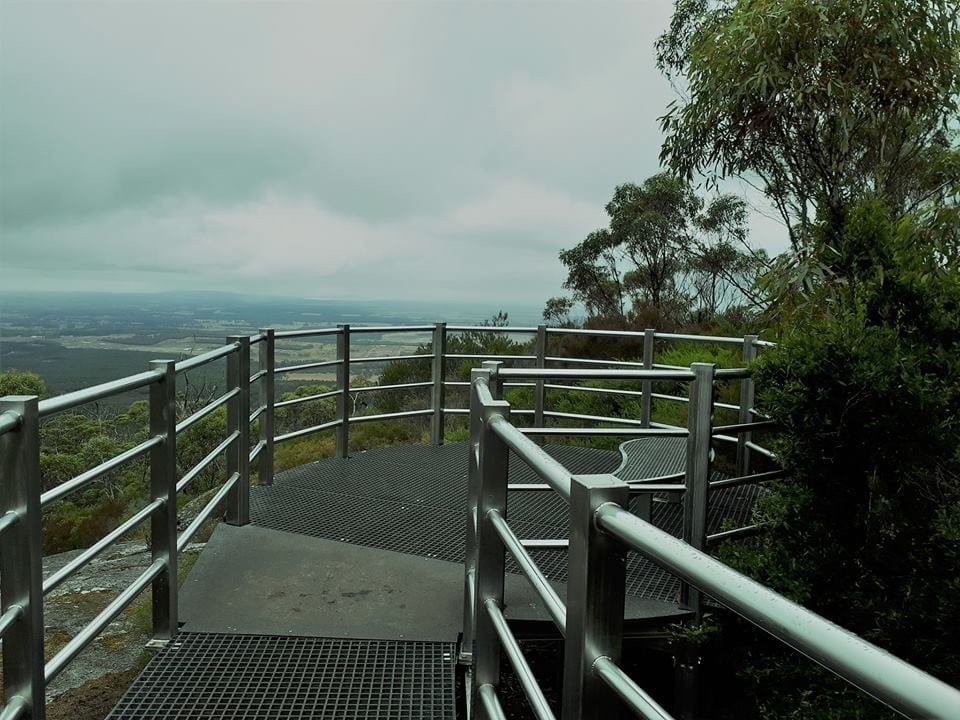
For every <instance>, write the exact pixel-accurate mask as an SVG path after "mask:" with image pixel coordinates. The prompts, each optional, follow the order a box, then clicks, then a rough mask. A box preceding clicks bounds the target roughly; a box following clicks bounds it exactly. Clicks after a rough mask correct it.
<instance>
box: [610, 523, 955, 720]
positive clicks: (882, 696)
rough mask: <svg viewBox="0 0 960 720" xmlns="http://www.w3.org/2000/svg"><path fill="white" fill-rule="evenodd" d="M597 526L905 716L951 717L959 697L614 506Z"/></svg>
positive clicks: (867, 643) (914, 668)
mask: <svg viewBox="0 0 960 720" xmlns="http://www.w3.org/2000/svg"><path fill="white" fill-rule="evenodd" d="M595 522H596V523H597V525H598V526H599V527H600V528H602V529H603V530H605V531H606V532H609V533H610V534H611V535H613V536H614V537H616V538H617V539H618V540H620V542H622V543H624V544H625V545H626V546H627V547H630V548H633V549H635V550H637V551H639V552H641V553H643V554H644V555H645V556H646V557H648V558H649V559H651V560H653V561H654V562H655V563H657V564H658V565H660V566H661V567H663V568H665V569H667V570H669V571H670V572H671V573H673V574H675V575H677V576H678V577H680V578H682V579H684V580H686V581H687V582H689V583H690V584H692V585H695V586H697V587H698V588H700V589H702V590H703V591H704V592H705V593H707V594H708V595H710V596H711V597H713V598H715V599H716V600H717V601H719V602H720V603H722V604H723V605H725V606H726V607H728V608H730V609H731V610H733V611H734V612H736V613H737V614H739V615H741V616H742V617H744V618H746V619H747V620H749V621H750V622H752V623H754V624H755V625H757V627H759V628H760V629H762V630H764V631H766V632H768V633H769V634H771V635H773V636H774V637H775V638H777V639H778V640H780V641H781V642H783V643H785V644H786V645H789V646H790V647H792V648H793V649H794V650H797V651H798V652H800V653H802V654H804V655H806V656H807V657H809V658H810V659H811V660H814V661H815V662H817V663H819V664H820V665H822V666H823V667H825V668H826V669H827V670H830V671H831V672H833V673H835V674H837V675H838V676H840V677H841V678H843V679H844V680H846V681H847V682H849V683H851V684H853V685H855V686H856V687H858V688H860V689H861V690H863V691H864V692H866V693H868V694H870V695H872V696H873V697H875V698H877V699H878V700H880V701H881V702H883V703H885V704H886V705H888V706H889V707H891V708H892V709H894V710H896V711H897V712H900V713H903V714H905V715H907V716H908V717H911V716H912V717H925V718H944V719H946V718H952V717H955V713H956V711H957V708H960V691H957V690H956V689H954V688H952V687H950V686H949V685H947V684H946V683H943V682H941V681H939V680H937V679H936V678H934V677H932V676H930V675H928V674H927V673H925V672H923V671H922V670H919V669H917V668H916V667H914V666H913V665H910V664H909V663H907V662H905V661H903V660H900V659H899V658H897V657H895V656H893V655H891V654H890V653H888V652H886V651H885V650H882V649H881V648H878V647H877V646H876V645H873V644H871V643H869V642H867V641H866V640H864V639H862V638H860V637H858V636H856V635H854V634H853V633H851V632H849V631H848V630H845V629H843V628H841V627H840V626H838V625H835V624H833V623H831V622H830V621H828V620H826V619H824V618H822V617H820V616H819V615H817V614H816V613H814V612H811V611H810V610H807V609H806V608H804V607H802V606H800V605H797V604H796V603H793V602H791V601H790V600H787V599H786V598H785V597H783V596H782V595H779V594H778V593H776V592H774V591H773V590H771V589H770V588H768V587H766V586H764V585H761V584H760V583H758V582H756V581H754V580H751V579H750V578H748V577H746V576H745V575H741V574H740V573H738V572H737V571H735V570H733V569H732V568H730V567H728V566H726V565H724V564H723V563H721V562H719V561H717V560H715V559H713V558H712V557H710V556H709V555H707V554H706V553H704V552H701V551H699V550H697V549H696V548H693V547H691V546H690V545H688V544H686V543H684V542H683V541H682V540H678V539H677V538H675V537H673V536H672V535H670V534H668V533H665V532H663V531H662V530H659V529H658V528H656V527H654V526H653V525H651V524H650V523H648V522H645V521H644V520H641V519H640V518H638V517H637V516H636V515H633V514H632V513H630V512H628V511H627V510H625V509H623V508H622V507H619V506H616V505H605V506H603V507H601V508H599V509H598V510H597V512H596V515H595Z"/></svg>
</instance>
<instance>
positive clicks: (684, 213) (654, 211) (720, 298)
mask: <svg viewBox="0 0 960 720" xmlns="http://www.w3.org/2000/svg"><path fill="white" fill-rule="evenodd" d="M606 210H607V215H608V216H609V217H610V223H609V228H604V229H601V230H597V231H595V232H592V233H590V235H588V236H587V238H586V239H585V240H583V241H582V242H581V243H580V244H578V245H576V246H574V247H572V248H570V249H568V250H564V251H563V252H561V253H560V261H561V262H562V263H563V265H564V266H565V267H566V270H567V279H566V281H565V282H564V288H566V289H567V290H570V291H571V293H572V295H573V298H572V299H573V300H575V301H577V302H579V303H582V304H583V305H584V306H585V307H586V309H587V313H588V315H590V316H600V317H605V318H613V319H618V320H620V321H621V322H622V321H623V320H625V319H627V317H628V316H630V315H633V314H636V312H637V311H638V310H640V309H641V308H654V309H656V311H657V313H658V314H659V315H660V316H661V322H666V323H677V322H683V321H684V320H685V319H686V318H687V315H688V313H689V312H691V308H692V309H693V312H694V314H695V315H702V316H707V317H710V318H712V317H714V316H716V315H717V314H718V312H720V311H721V310H723V309H725V308H727V307H729V306H730V305H733V304H739V303H742V301H743V300H745V299H746V298H747V297H748V296H749V294H750V288H751V286H752V284H753V278H754V276H755V275H756V271H757V269H758V268H759V266H760V264H762V262H763V260H762V258H761V257H760V256H759V255H757V254H755V253H749V252H744V251H743V250H742V249H741V246H742V245H743V244H744V243H745V240H746V207H745V205H744V203H743V201H742V200H740V199H739V198H735V197H733V196H730V195H724V196H721V197H718V198H716V199H715V200H713V201H712V202H711V203H710V204H709V205H708V204H707V203H706V202H705V201H704V200H703V199H701V198H700V197H698V196H697V195H696V194H695V193H694V191H693V188H692V186H690V185H689V184H688V183H687V182H685V181H683V180H680V179H678V178H676V177H674V176H671V175H669V174H668V173H660V174H658V175H654V176H652V177H650V178H647V179H646V180H645V181H644V182H643V184H642V185H634V184H633V183H626V184H623V185H619V186H617V188H616V189H615V191H614V194H613V199H612V200H611V201H610V202H609V203H608V204H607V207H606ZM571 308H572V303H571V301H570V300H569V299H565V298H552V299H551V300H549V301H548V303H547V307H546V308H545V309H544V318H547V319H557V320H560V321H561V322H563V321H568V320H569V312H570V309H571Z"/></svg>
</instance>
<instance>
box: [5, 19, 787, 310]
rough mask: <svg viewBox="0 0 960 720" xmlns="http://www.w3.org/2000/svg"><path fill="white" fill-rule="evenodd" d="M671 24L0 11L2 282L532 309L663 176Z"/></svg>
mask: <svg viewBox="0 0 960 720" xmlns="http://www.w3.org/2000/svg"><path fill="white" fill-rule="evenodd" d="M670 9H671V3H670V2H669V1H667V0H649V1H638V2H632V3H602V4H601V3H596V4H594V3H591V4H569V3H526V4H506V3H482V4H481V3H440V2H431V3H412V2H411V3H378V4H362V3H356V2H351V3H344V4H330V3H313V4H310V3H282V4H281V3H269V4H268V3H231V2H217V3H195V2H190V3H186V2H182V3H174V2H164V3H160V2H151V3H142V2H131V3H120V2H109V3H105V2H103V3H94V2H71V3H52V2H32V3H18V2H10V1H9V0H0V182H2V185H0V202H2V206H0V210H2V215H0V232H2V237H0V242H2V245H0V285H2V287H3V288H4V289H8V290H17V289H31V290H36V289H54V288H56V289H97V290H132V289H136V290H163V289H179V288H187V287H192V288H198V289H201V288H202V289H221V290H222V289H240V288H243V287H247V288H251V289H256V290H258V291H261V292H263V293H269V294H293V295H305V296H311V297H350V298H361V297H377V298H390V297H409V298H415V299H446V298H449V299H453V298H457V299H462V300H477V299H485V298H488V297H490V296H491V294H492V293H498V294H500V295H501V297H504V298H506V299H509V300H512V301H520V302H529V303H534V304H540V303H542V302H543V300H545V299H546V298H547V297H549V296H551V295H555V294H558V293H559V291H560V284H561V282H562V279H563V272H562V268H561V266H560V264H559V261H558V260H557V253H558V251H559V250H560V249H561V248H564V247H569V246H571V245H573V244H575V243H576V242H578V241H579V240H581V239H582V238H583V237H584V235H585V234H586V233H587V232H589V231H590V230H592V229H594V228H596V227H600V226H602V225H603V224H604V223H605V215H604V213H603V206H604V204H605V203H606V202H607V201H608V199H609V197H610V195H611V193H612V190H613V187H614V186H615V185H616V184H618V183H620V182H624V181H627V180H634V181H640V180H642V179H643V178H645V177H647V176H649V175H651V174H653V173H654V172H656V171H657V169H658V162H657V156H658V153H659V148H660V133H659V129H658V124H657V117H658V116H659V115H661V114H663V111H664V108H665V107H666V105H667V103H668V102H669V101H670V100H671V99H672V97H673V93H672V91H671V89H670V87H669V85H668V84H667V82H666V81H665V80H664V79H663V78H662V77H661V76H660V75H659V73H658V72H657V70H656V67H655V64H654V51H653V43H654V40H655V39H656V36H657V35H658V34H659V33H660V32H661V31H662V30H663V28H664V27H665V26H666V23H667V20H668V18H669V13H670ZM754 236H755V240H756V241H757V242H758V244H760V245H762V246H765V247H768V248H771V249H780V248H781V247H782V246H783V233H782V230H781V229H780V228H779V227H778V226H777V225H776V224H775V223H772V222H769V221H767V220H765V219H764V218H761V217H760V216H756V217H755V221H754Z"/></svg>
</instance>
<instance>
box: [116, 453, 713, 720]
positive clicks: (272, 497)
mask: <svg viewBox="0 0 960 720" xmlns="http://www.w3.org/2000/svg"><path fill="white" fill-rule="evenodd" d="M546 450H547V452H549V454H551V455H552V456H553V457H555V458H556V459H557V460H559V461H560V462H561V463H563V465H565V466H566V467H567V468H569V469H570V470H571V471H572V472H574V473H604V472H615V473H616V474H618V475H619V476H620V477H621V478H622V479H624V480H629V481H632V482H637V481H642V480H644V479H648V478H650V477H656V476H659V475H665V474H669V473H673V472H678V471H679V470H680V469H682V467H683V463H684V452H683V443H682V440H681V441H680V442H679V443H678V442H677V441H676V440H675V439H671V438H665V439H664V438H653V439H645V440H641V441H631V442H630V443H625V444H624V448H623V450H622V451H621V452H617V451H606V450H596V449H591V448H582V447H571V446H562V445H551V446H547V447H546ZM466 457H467V445H466V443H450V444H447V445H443V446H439V447H437V446H428V445H416V446H398V447H392V448H380V449H376V450H370V451H367V452H360V453H356V454H355V455H354V456H353V457H351V458H349V459H327V460H320V461H317V462H314V463H310V464H308V465H303V466H301V467H297V468H293V469H291V470H288V471H286V472H282V473H279V474H278V475H277V476H276V478H275V481H274V483H273V485H270V486H258V487H254V488H252V489H251V520H252V522H251V524H250V525H247V526H243V527H234V526H229V525H223V524H222V525H220V526H219V527H217V529H216V530H215V532H214V533H213V536H212V537H211V538H210V541H209V542H208V543H207V546H206V548H205V549H204V551H203V553H202V554H201V556H200V559H199V560H198V562H197V564H196V566H195V567H194V568H193V570H192V572H191V574H190V576H189V577H188V579H187V581H186V583H185V585H184V587H183V588H182V590H181V601H180V612H181V621H182V623H183V627H182V631H181V634H180V635H179V636H178V638H177V640H176V641H175V642H174V643H172V644H171V645H170V646H169V647H167V648H166V649H164V650H162V651H160V652H159V653H158V654H157V655H156V656H155V657H154V658H153V660H152V661H151V662H150V664H149V665H148V667H147V669H146V670H145V671H144V672H143V674H142V675H141V677H140V678H139V679H138V680H137V681H136V682H135V683H134V685H133V686H132V687H131V688H130V690H129V691H128V692H127V694H126V695H125V696H124V698H123V700H122V701H121V702H120V704H119V705H118V706H117V708H116V709H115V710H114V712H113V714H112V715H111V716H110V717H111V718H145V717H151V718H173V717H178V718H179V717H198V718H199V717H203V718H229V717H236V716H240V715H242V716H244V717H250V718H389V719H390V720H403V719H406V718H453V717H454V716H455V707H456V703H455V688H454V677H455V672H454V671H455V662H456V642H457V638H458V635H459V633H460V630H461V627H462V623H463V556H464V529H465V512H466V510H465V507H466V466H467V462H466ZM536 481H537V478H535V477H534V476H533V474H532V472H531V471H530V470H529V469H528V468H527V466H526V465H524V464H523V463H521V462H519V461H515V459H514V458H511V464H510V482H512V483H531V482H536ZM717 495H718V499H720V498H719V496H720V493H717ZM567 511H568V507H567V505H566V503H565V501H564V500H563V499H562V498H560V497H559V496H558V495H556V494H555V493H546V492H536V491H511V492H510V497H509V499H508V513H509V516H510V518H511V525H512V526H513V527H514V528H516V529H517V531H518V532H519V533H521V534H522V537H527V538H544V539H559V538H566V537H567V535H568V531H567ZM679 519H680V513H679V507H678V506H677V505H676V504H671V503H666V502H664V503H657V504H655V506H654V513H653V520H654V522H655V523H656V524H658V525H660V526H661V527H663V528H664V529H666V530H668V531H671V532H675V531H678V530H679ZM721 521H722V520H718V521H716V522H721ZM532 555H533V556H534V559H535V561H536V562H537V563H538V565H539V566H540V567H541V568H542V569H543V570H544V573H545V574H546V576H547V577H548V579H549V580H550V582H551V583H552V584H553V585H554V587H555V588H556V590H557V592H558V594H559V595H560V597H565V595H566V585H565V580H566V553H565V550H543V551H534V552H533V553H532ZM507 569H508V574H507V576H506V579H505V583H506V592H505V599H506V615H507V618H508V619H509V620H510V622H511V624H512V625H513V626H514V628H515V632H516V633H517V634H518V635H527V636H536V635H538V634H542V633H544V632H548V631H549V630H548V629H551V628H553V626H552V623H550V622H549V619H548V615H547V613H546V611H545V610H544V609H543V607H542V606H541V603H540V601H539V598H538V597H537V596H536V594H535V593H534V591H533V590H532V588H531V587H530V586H529V584H528V583H527V581H526V580H525V579H524V578H523V577H522V576H521V575H520V574H518V572H517V568H516V567H515V566H513V565H511V564H510V562H509V561H508V567H507ZM627 590H628V595H627V599H626V608H625V611H626V618H627V620H628V623H627V626H628V628H632V631H633V632H635V633H640V634H642V633H644V632H646V631H647V630H651V629H656V628H662V626H663V625H664V624H665V623H669V622H675V621H677V620H679V619H682V618H684V617H687V616H689V612H688V611H686V610H684V609H683V608H681V607H680V606H679V605H678V604H677V602H676V593H677V583H676V581H675V579H674V578H672V577H671V576H670V575H668V574H667V573H665V572H663V571H661V570H660V569H659V568H657V567H656V566H654V565H652V564H651V563H649V562H647V561H645V560H643V559H642V558H640V557H637V556H636V555H635V554H634V555H631V556H630V559H629V562H628V575H627Z"/></svg>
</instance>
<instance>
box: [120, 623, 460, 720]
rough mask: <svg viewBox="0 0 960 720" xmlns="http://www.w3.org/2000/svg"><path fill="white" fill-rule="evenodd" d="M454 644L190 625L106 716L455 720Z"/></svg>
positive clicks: (280, 719)
mask: <svg viewBox="0 0 960 720" xmlns="http://www.w3.org/2000/svg"><path fill="white" fill-rule="evenodd" d="M455 653H456V648H455V646H454V644H453V643H431V642H414V641H411V642H404V641H394V640H334V639H329V638H307V637H283V636H272V635H222V634H215V633H191V632H182V633H180V635H178V636H177V639H176V640H175V641H174V642H173V643H172V644H171V645H170V646H169V647H168V648H166V649H164V650H162V651H160V652H159V653H157V655H156V656H155V657H154V658H153V659H152V660H151V661H150V663H149V664H148V665H147V667H146V668H145V669H144V671H143V672H142V673H141V674H140V677H139V678H137V680H136V681H135V682H134V683H133V685H132V686H131V687H130V689H129V690H127V692H126V694H125V695H124V696H123V698H121V700H120V702H119V703H118V704H117V706H116V707H115V708H114V710H113V712H111V713H110V715H109V716H108V720H112V719H114V718H116V719H119V718H210V719H213V718H257V719H259V718H270V719H271V720H274V719H275V720H286V719H291V720H294V719H300V718H304V719H306V718H316V719H318V720H326V719H327V718H338V719H343V720H361V719H364V720H366V719H368V718H369V719H371V720H372V719H374V718H375V719H376V720H408V719H409V720H427V719H428V718H429V719H434V718H436V719H437V720H448V719H449V720H453V718H455V717H456V712H455V707H456V706H455V688H454V664H455V660H456V655H455Z"/></svg>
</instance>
